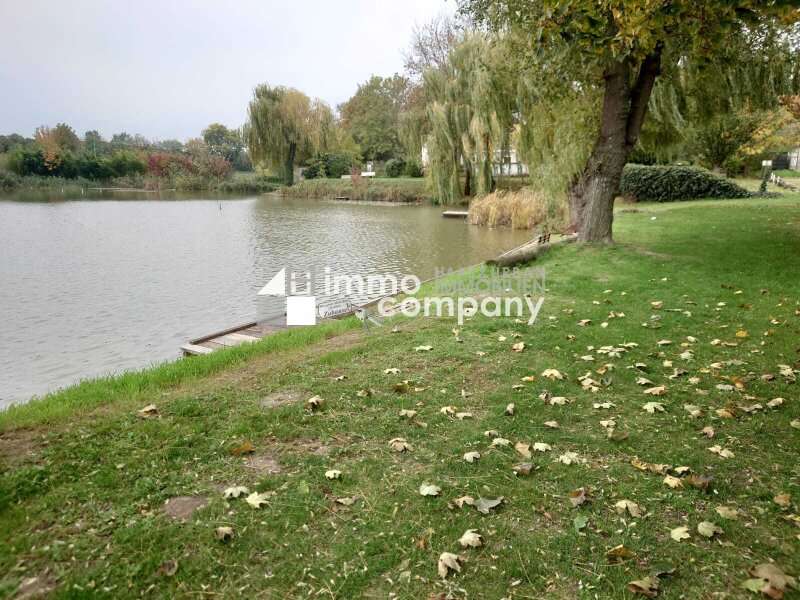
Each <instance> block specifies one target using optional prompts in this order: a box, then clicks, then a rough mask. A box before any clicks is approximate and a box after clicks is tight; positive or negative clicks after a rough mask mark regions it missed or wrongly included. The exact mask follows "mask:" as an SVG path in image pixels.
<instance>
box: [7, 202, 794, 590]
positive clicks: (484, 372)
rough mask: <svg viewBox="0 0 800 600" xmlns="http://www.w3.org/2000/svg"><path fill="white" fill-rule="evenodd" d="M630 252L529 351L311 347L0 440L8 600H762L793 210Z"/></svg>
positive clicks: (586, 260)
mask: <svg viewBox="0 0 800 600" xmlns="http://www.w3.org/2000/svg"><path fill="white" fill-rule="evenodd" d="M615 232H616V237H617V240H618V243H617V244H616V245H615V246H612V247H605V248H585V247H580V246H576V245H572V246H568V247H561V248H558V249H555V250H553V251H552V252H551V253H550V254H549V255H547V256H546V257H545V258H544V260H543V261H542V262H541V266H543V267H545V268H546V270H547V280H548V281H547V285H548V295H547V297H546V300H545V303H544V306H543V308H542V312H541V314H540V315H539V319H538V321H537V323H536V324H535V325H534V326H533V327H528V326H526V325H524V324H522V323H519V322H517V321H516V320H515V319H513V318H491V319H490V318H485V317H475V318H473V319H472V320H469V321H468V322H467V323H465V325H464V326H463V327H460V328H459V331H458V332H457V334H455V335H454V332H453V331H452V329H453V328H454V327H455V326H456V325H455V323H454V321H453V320H450V319H415V320H401V321H400V322H399V323H398V329H399V332H398V333H392V332H391V329H390V327H389V326H387V327H384V328H379V329H372V330H370V331H369V332H364V331H363V330H361V329H353V328H352V326H351V325H350V324H348V323H344V324H342V325H340V327H342V330H341V331H335V332H334V331H332V332H330V333H336V334H338V335H335V336H333V337H328V336H327V334H324V333H323V334H319V333H317V334H314V333H312V332H313V331H316V330H300V331H301V332H307V333H295V332H290V333H289V334H281V336H291V335H309V336H312V337H313V336H316V337H313V339H307V340H301V339H294V340H287V339H285V338H284V337H281V336H276V337H274V338H268V340H265V341H263V342H261V343H260V344H259V345H257V346H255V347H252V348H249V349H247V350H238V349H237V350H232V351H227V352H226V353H223V354H215V355H211V356H210V357H201V358H198V359H196V360H195V359H193V360H191V361H186V362H183V363H180V365H181V366H174V367H163V368H162V369H165V370H164V371H158V370H157V371H156V372H152V373H151V374H150V375H148V374H147V373H144V374H141V375H138V376H131V377H138V378H141V379H136V380H134V379H131V380H130V383H128V384H122V383H119V381H120V380H112V381H106V382H99V383H96V384H84V386H85V387H83V391H79V390H81V388H74V389H72V390H67V391H65V392H62V393H61V394H59V395H56V396H53V397H51V398H49V399H46V400H44V401H42V402H40V403H35V404H32V405H31V406H29V407H20V408H18V409H16V410H15V411H13V412H10V413H7V414H4V415H3V416H2V420H0V430H1V431H2V435H1V436H0V456H1V457H2V458H0V460H2V467H3V468H2V475H0V531H2V534H1V535H2V538H0V539H1V540H2V543H0V573H2V575H0V594H2V593H4V594H6V595H10V594H13V593H14V592H15V590H16V589H17V588H18V586H19V585H20V583H22V582H25V583H24V584H25V585H26V586H27V587H26V588H25V589H32V588H33V589H39V590H42V589H45V590H52V594H53V595H54V596H55V597H84V596H90V595H91V596H95V595H97V596H107V597H114V598H122V597H138V596H141V595H147V596H150V597H160V598H175V597H179V598H189V597H202V596H218V597H234V596H249V597H266V598H273V597H274V598H306V597H308V598H317V597H331V598H357V597H367V598H385V597H397V598H409V599H417V598H429V597H431V598H434V597H435V598H439V597H441V598H444V597H469V598H500V597H505V598H556V599H558V598H564V599H567V598H569V599H572V598H586V599H589V598H614V599H616V598H628V597H633V596H632V595H631V593H630V592H629V591H627V586H628V583H629V582H631V581H634V580H642V579H643V578H646V577H648V576H649V575H651V574H654V573H661V574H662V575H663V577H658V578H656V579H654V580H651V581H650V583H653V582H654V581H657V582H658V585H659V587H660V591H659V598H667V599H678V598H717V597H719V598H722V597H726V598H745V597H753V598H756V597H758V596H757V595H755V594H753V593H751V592H748V591H745V590H743V589H742V588H741V587H740V585H741V583H742V582H743V581H745V580H747V579H748V578H750V575H748V570H749V569H751V568H753V567H755V566H756V565H758V564H761V563H766V562H769V561H774V563H775V564H776V565H777V566H778V567H780V568H781V569H783V570H784V571H785V572H787V573H791V574H793V575H798V574H799V573H800V554H798V552H797V544H798V538H797V535H798V534H799V533H800V529H798V526H797V517H796V516H795V515H796V514H797V513H798V506H797V500H798V498H800V489H798V470H797V450H798V447H799V444H798V438H799V437H800V431H799V430H798V429H796V427H797V426H798V421H799V420H800V404H798V397H797V383H795V382H794V379H795V378H796V377H797V375H798V372H797V371H796V369H797V368H798V366H799V365H798V363H797V360H798V358H797V353H796V351H797V339H798V328H800V315H799V314H798V310H800V305H798V300H799V299H800V281H798V278H797V273H798V272H800V196H798V195H794V196H788V195H787V196H784V197H782V198H778V199H769V200H763V199H746V200H739V201H713V202H684V203H676V204H662V205H658V206H654V205H645V204H640V205H637V206H635V207H634V208H633V209H631V208H630V207H628V209H626V210H625V211H622V212H619V213H618V215H617V219H616V221H615ZM587 320H588V321H587ZM604 323H605V324H606V326H603V324H604ZM270 340H272V341H270ZM280 340H284V341H280ZM519 342H524V343H525V347H524V348H523V349H522V351H520V352H515V351H513V350H512V344H517V343H519ZM268 344H274V345H275V346H274V347H269V348H267V347H266V345H268ZM428 346H430V347H431V348H430V350H424V349H423V348H422V347H428ZM518 348H519V347H518ZM239 352H240V353H242V354H237V353H239ZM590 357H591V359H590ZM184 365H186V366H184ZM781 365H788V366H781ZM170 369H175V371H170ZM387 369H388V370H389V371H388V372H387ZM391 369H398V370H399V372H395V371H392V370H391ZM547 369H555V370H558V372H559V373H560V374H561V375H562V377H563V379H558V378H555V376H556V374H555V373H553V372H552V371H549V372H547V375H549V377H548V376H546V375H544V374H545V372H546V370H547ZM154 373H159V374H157V375H156V374H154ZM587 373H588V374H589V376H590V378H591V379H592V380H593V381H592V382H589V384H586V385H582V384H581V383H580V382H579V381H578V378H579V377H581V376H583V375H584V374H587ZM638 378H645V379H647V380H649V383H648V382H640V383H643V384H644V385H639V384H638V383H637V379H638ZM403 381H408V383H405V384H404V383H402V382H403ZM115 382H116V383H115ZM137 382H138V383H137ZM93 385H94V386H96V387H94V388H92V386H93ZM660 386H664V390H663V393H662V395H654V394H657V393H660V390H659V388H660ZM594 387H596V388H597V389H596V390H593V389H592V388H594ZM652 388H655V391H651V393H650V394H648V393H646V392H645V390H648V389H652ZM89 390H92V391H91V393H89ZM363 390H369V392H364V391H363ZM314 395H319V396H320V397H322V398H323V399H324V402H323V403H322V406H321V407H320V408H319V409H318V410H313V411H312V410H309V409H307V408H306V406H305V401H306V400H307V399H308V398H310V397H311V396H314ZM81 398H83V399H81ZM542 398H545V399H547V400H543V399H542ZM558 398H565V399H566V400H563V401H562V400H557V399H558ZM776 398H783V401H782V402H777V401H773V400H774V399H776ZM562 402H563V404H562ZM509 403H513V404H514V405H515V407H514V411H513V414H512V415H509V414H506V412H507V405H508V404H509ZM648 403H657V404H658V406H657V405H654V404H648ZM768 403H769V404H768ZM148 404H155V405H156V407H157V409H156V410H157V413H156V414H151V415H150V418H142V417H140V416H139V415H138V413H137V411H138V410H139V409H141V408H142V407H144V406H145V405H148ZM62 405H63V406H62ZM646 405H647V407H648V409H649V410H645V409H644V407H645V406H646ZM686 405H690V406H689V408H688V409H687V407H686ZM757 405H760V407H758V406H757ZM447 407H454V408H447ZM661 409H663V411H662V410H661ZM401 410H405V411H415V412H416V414H413V415H412V413H411V412H406V413H404V414H405V415H406V416H401V414H400V411H401ZM649 411H652V412H649ZM463 413H469V414H468V415H465V414H463ZM456 414H458V416H456ZM601 421H602V422H603V423H601ZM610 421H613V422H614V424H615V426H614V427H613V432H612V433H611V434H609V429H610ZM709 428H710V429H709ZM712 430H713V437H710V438H709V437H707V436H708V435H712ZM493 431H494V432H496V433H489V434H487V432H493ZM495 437H502V438H503V439H506V440H508V441H509V442H510V445H508V446H504V445H502V442H495V443H494V444H493V443H492V439H494V438H495ZM395 438H404V439H405V440H407V443H408V444H409V445H410V449H408V451H406V452H397V451H395V450H394V449H393V448H392V447H390V445H389V442H390V440H394V439H395ZM536 443H540V444H546V446H544V445H543V446H539V448H540V449H541V450H542V451H541V452H540V451H536V450H535V448H534V447H533V445H534V444H536ZM396 444H397V442H396ZM517 444H519V445H518V449H515V445H517ZM527 444H530V445H531V447H530V448H528V447H527V446H526V445H527ZM251 450H252V452H251ZM529 451H530V452H531V453H532V456H531V457H530V458H528V457H526V456H524V454H526V453H527V452H529ZM468 452H478V453H480V458H478V459H476V460H475V461H474V462H473V463H468V462H467V461H465V460H464V458H463V456H464V454H465V453H468ZM520 463H529V464H530V467H529V468H530V472H529V474H527V475H522V474H520V475H516V474H515V473H514V472H513V471H512V466H514V465H518V464H520ZM567 463H569V464H567ZM667 466H671V469H669V470H668V467H667ZM679 467H689V468H690V471H689V472H688V473H687V471H686V469H684V468H679ZM527 469H528V468H527V467H526V468H523V469H522V470H523V471H526V470H527ZM641 469H645V470H641ZM329 470H336V471H340V472H341V475H340V478H336V479H329V478H327V477H326V472H327V471H329ZM666 475H669V477H666ZM689 475H696V476H697V477H695V478H690V477H689ZM706 477H711V478H712V479H710V480H708V479H706ZM665 482H666V483H665ZM423 484H433V485H435V486H438V487H439V488H440V491H439V495H438V496H422V495H421V494H420V491H419V490H420V486H421V485H423ZM693 484H694V485H696V486H699V487H694V485H693ZM231 486H246V487H247V488H248V490H249V492H260V493H262V494H263V496H262V498H263V499H264V501H265V503H264V504H263V505H262V506H261V507H260V508H254V507H252V506H250V505H249V504H248V503H247V502H246V501H245V500H244V497H240V498H230V499H225V498H224V497H223V491H224V490H225V489H227V488H229V487H231ZM581 490H582V491H581ZM464 496H471V497H472V498H475V499H478V498H484V499H497V498H500V497H502V498H503V502H502V503H499V504H498V505H497V506H495V507H493V508H490V507H489V506H488V505H487V507H486V508H485V511H486V513H487V514H482V513H481V512H479V511H478V510H476V508H474V507H472V506H470V505H469V504H464V503H463V502H461V504H462V505H461V507H460V508H459V506H458V504H459V502H456V500H457V499H463V497H464ZM176 498H180V499H179V500H176ZM168 500H170V502H169V503H168V504H165V502H166V501H168ZM623 501H628V502H627V503H626V502H623ZM197 506H201V507H200V508H197V509H196V510H194V511H192V510H191V508H192V507H197ZM181 515H183V516H185V520H181V518H180V517H181ZM706 521H707V522H710V523H713V524H714V525H716V526H717V527H718V528H719V531H716V530H714V531H713V532H712V533H713V537H712V538H708V537H706V536H704V535H703V534H701V533H699V532H698V525H700V524H701V523H703V522H706ZM220 527H230V528H231V529H232V531H233V536H234V537H233V539H231V540H230V541H228V542H223V541H219V540H217V539H216V538H215V531H216V530H217V528H220ZM683 527H685V528H686V530H685V531H684V530H682V529H681V528H683ZM708 527H709V526H703V527H702V528H701V529H702V530H703V531H704V532H706V533H708V532H709V529H708ZM467 530H477V532H478V533H479V534H480V535H481V536H482V545H479V546H477V547H468V548H462V547H461V545H460V544H459V542H458V540H459V538H461V537H462V535H463V534H464V533H465V531H467ZM225 531H226V530H223V532H225ZM687 534H688V536H689V537H688V538H685V536H686V535H687ZM472 539H473V540H474V536H472ZM476 543H477V542H476ZM620 545H622V546H623V547H624V549H625V550H624V551H623V550H620V549H619V546H620ZM615 548H617V549H616V550H613V549H615ZM443 552H449V553H453V554H457V555H460V557H461V559H462V560H461V572H460V573H453V572H451V573H449V574H448V576H447V578H446V579H442V578H440V577H439V575H438V574H437V560H438V559H439V557H440V555H441V554H442V553H443ZM666 573H670V574H669V575H666ZM33 578H36V579H33ZM750 585H751V586H752V585H754V584H753V583H751V584H750ZM792 594H793V592H789V593H788V594H787V597H789V598H791V597H793V596H792ZM795 594H796V593H795Z"/></svg>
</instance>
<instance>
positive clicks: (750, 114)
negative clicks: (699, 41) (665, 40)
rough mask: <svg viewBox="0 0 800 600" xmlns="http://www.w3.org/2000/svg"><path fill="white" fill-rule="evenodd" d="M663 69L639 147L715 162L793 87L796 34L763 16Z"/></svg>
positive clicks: (797, 68) (799, 58)
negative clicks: (716, 46) (700, 55)
mask: <svg viewBox="0 0 800 600" xmlns="http://www.w3.org/2000/svg"><path fill="white" fill-rule="evenodd" d="M794 31H795V32H797V33H800V29H798V27H797V26H795V28H794ZM669 69H670V72H669V73H668V74H669V77H664V78H661V79H660V80H659V81H658V82H657V83H656V85H655V87H654V89H653V94H652V96H651V97H650V103H649V110H648V115H649V116H648V120H647V123H646V124H645V126H644V127H643V129H642V135H641V140H640V143H641V146H642V148H643V150H644V151H645V152H647V153H648V154H651V155H653V156H655V157H657V158H659V159H666V160H671V159H674V158H676V157H682V158H693V159H695V158H696V159H698V160H699V161H700V162H702V163H704V164H705V165H706V166H708V167H711V168H720V167H723V166H725V165H726V163H727V162H728V161H729V160H732V159H735V158H736V157H737V156H738V150H739V149H740V148H742V147H743V146H744V145H746V144H747V143H748V142H750V141H751V138H752V137H753V136H754V135H755V134H757V133H758V132H759V131H763V129H764V128H765V125H767V128H768V127H769V125H770V124H773V123H774V124H775V125H778V122H779V121H780V120H781V115H780V110H781V109H780V108H778V107H779V103H780V99H781V97H783V96H785V95H790V94H796V93H798V92H800V40H798V39H797V36H796V35H787V31H786V29H785V28H784V27H775V26H774V24H772V23H769V22H767V23H764V24H762V25H760V26H756V27H751V28H749V29H748V30H746V31H744V32H742V35H740V36H737V37H734V38H732V39H730V40H729V42H728V44H727V45H726V46H725V47H724V48H721V49H720V52H719V53H718V54H717V55H716V56H715V57H713V59H710V60H698V59H697V58H696V57H695V58H694V59H691V58H688V59H686V60H683V61H681V62H680V63H678V64H676V65H672V66H671V67H669Z"/></svg>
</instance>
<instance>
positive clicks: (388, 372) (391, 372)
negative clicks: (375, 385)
mask: <svg viewBox="0 0 800 600" xmlns="http://www.w3.org/2000/svg"><path fill="white" fill-rule="evenodd" d="M383 374H384V375H399V374H400V369H398V368H397V367H390V368H388V369H384V370H383Z"/></svg>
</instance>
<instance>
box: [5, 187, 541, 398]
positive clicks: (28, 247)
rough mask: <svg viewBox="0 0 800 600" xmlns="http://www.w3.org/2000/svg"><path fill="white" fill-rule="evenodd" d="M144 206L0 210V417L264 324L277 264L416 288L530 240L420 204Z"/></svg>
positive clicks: (111, 203)
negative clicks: (417, 282)
mask: <svg viewBox="0 0 800 600" xmlns="http://www.w3.org/2000/svg"><path fill="white" fill-rule="evenodd" d="M145 198H146V197H145V196H140V197H139V199H122V200H120V199H113V200H108V199H96V200H79V199H76V200H70V201H50V202H16V201H10V200H8V201H0V313H1V314H2V319H0V365H2V368H0V407H1V406H7V405H8V404H11V403H14V402H24V401H26V400H27V399H29V398H31V397H32V396H34V395H43V394H45V393H47V392H50V391H54V390H56V389H58V388H61V387H64V386H66V385H69V384H72V383H76V382H78V381H80V380H81V379H85V378H91V377H97V376H100V375H106V374H111V373H119V372H121V371H125V370H130V369H138V368H141V367H145V366H148V365H151V364H154V363H158V362H162V361H165V360H170V359H175V358H178V357H179V356H180V352H179V347H180V345H181V344H183V343H185V342H186V341H187V340H189V339H191V338H196V337H200V336H202V335H204V334H208V333H212V332H214V331H217V330H220V329H224V328H227V327H230V326H232V325H237V324H239V323H243V322H247V321H250V320H254V319H255V318H256V317H257V316H263V315H262V314H261V311H263V296H262V297H259V296H257V295H256V293H257V292H258V290H259V289H261V287H262V286H264V285H265V284H266V283H267V282H268V281H269V280H270V279H271V277H272V276H273V275H274V274H275V273H276V272H277V271H279V270H280V269H281V268H283V267H287V270H293V271H299V270H319V269H323V268H325V267H330V268H331V270H332V271H333V272H334V273H341V274H346V275H356V274H361V275H366V274H385V273H393V274H414V275H417V276H418V277H420V278H421V279H425V278H428V277H431V276H433V275H434V274H435V273H436V271H437V269H439V268H444V267H462V266H467V265H471V264H475V263H478V262H480V261H482V260H484V259H486V258H489V257H492V256H494V255H496V254H498V253H499V252H501V251H503V250H506V249H508V248H511V247H512V246H514V245H517V244H520V243H522V242H523V241H525V240H526V239H528V238H529V234H528V233H526V232H520V231H510V230H490V229H484V228H478V227H471V226H469V225H467V224H465V223H464V222H463V221H462V220H453V219H443V218H442V217H441V216H440V215H441V210H442V209H441V208H436V207H432V206H406V205H401V206H393V205H388V206H387V205H378V204H365V203H358V204H356V203H346V202H342V203H340V202H332V201H314V200H287V199H282V198H280V197H275V196H260V197H250V198H243V199H236V200H232V199H225V200H217V199H203V198H202V197H199V198H198V197H197V196H195V198H194V199H181V200H152V199H145Z"/></svg>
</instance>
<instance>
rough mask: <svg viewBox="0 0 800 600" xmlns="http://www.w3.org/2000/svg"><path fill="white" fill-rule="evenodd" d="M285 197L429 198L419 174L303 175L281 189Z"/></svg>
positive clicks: (411, 199)
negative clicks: (386, 176) (371, 176)
mask: <svg viewBox="0 0 800 600" xmlns="http://www.w3.org/2000/svg"><path fill="white" fill-rule="evenodd" d="M281 194H283V195H284V196H286V197H289V198H323V199H334V198H348V199H350V200H372V201H383V202H416V201H420V200H430V199H431V195H430V193H429V192H428V191H427V189H426V187H425V180H424V179H422V178H408V179H400V178H395V179H366V178H364V179H362V180H361V181H353V180H349V179H306V180H305V181H301V182H300V183H297V184H295V185H293V186H291V187H285V188H283V189H281Z"/></svg>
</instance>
